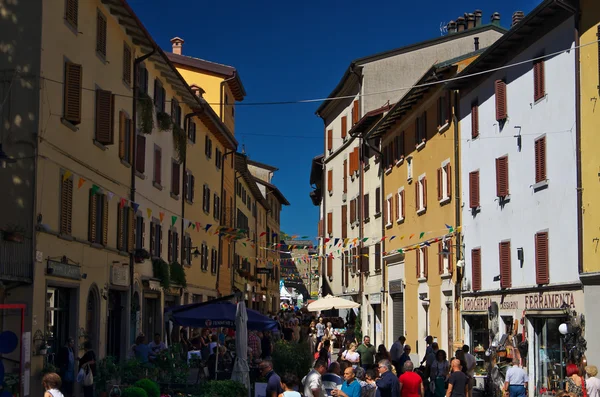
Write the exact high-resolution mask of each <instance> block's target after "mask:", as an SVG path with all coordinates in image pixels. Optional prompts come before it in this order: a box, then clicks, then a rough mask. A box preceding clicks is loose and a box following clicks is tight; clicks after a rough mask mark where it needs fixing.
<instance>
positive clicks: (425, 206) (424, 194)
mask: <svg viewBox="0 0 600 397" xmlns="http://www.w3.org/2000/svg"><path fill="white" fill-rule="evenodd" d="M422 183H423V208H425V209H426V208H427V177H426V176H424V177H423V180H422Z"/></svg>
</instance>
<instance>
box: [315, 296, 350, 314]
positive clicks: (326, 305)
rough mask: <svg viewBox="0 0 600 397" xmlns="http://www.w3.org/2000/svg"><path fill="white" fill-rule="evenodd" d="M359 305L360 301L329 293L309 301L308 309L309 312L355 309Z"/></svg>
mask: <svg viewBox="0 0 600 397" xmlns="http://www.w3.org/2000/svg"><path fill="white" fill-rule="evenodd" d="M359 306H360V303H356V302H353V301H351V300H348V299H344V298H339V297H337V296H331V295H327V296H326V297H324V298H321V299H319V300H317V301H314V302H312V303H309V304H308V306H307V309H308V311H309V312H320V311H323V310H331V309H353V308H355V307H359Z"/></svg>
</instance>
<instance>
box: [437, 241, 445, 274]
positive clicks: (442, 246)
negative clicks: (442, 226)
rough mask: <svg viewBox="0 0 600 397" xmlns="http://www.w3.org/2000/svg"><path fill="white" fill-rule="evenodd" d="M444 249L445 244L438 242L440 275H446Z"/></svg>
mask: <svg viewBox="0 0 600 397" xmlns="http://www.w3.org/2000/svg"><path fill="white" fill-rule="evenodd" d="M443 249H444V243H443V242H441V241H440V242H438V272H439V274H444V257H445V256H444V254H443Z"/></svg>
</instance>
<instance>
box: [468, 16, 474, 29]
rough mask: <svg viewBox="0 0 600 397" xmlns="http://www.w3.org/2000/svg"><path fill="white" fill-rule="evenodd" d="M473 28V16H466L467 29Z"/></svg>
mask: <svg viewBox="0 0 600 397" xmlns="http://www.w3.org/2000/svg"><path fill="white" fill-rule="evenodd" d="M474 27H475V15H474V14H467V29H473V28H474Z"/></svg>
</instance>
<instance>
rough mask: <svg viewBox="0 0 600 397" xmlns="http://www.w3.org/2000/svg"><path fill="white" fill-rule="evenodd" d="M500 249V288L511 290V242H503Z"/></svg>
mask: <svg viewBox="0 0 600 397" xmlns="http://www.w3.org/2000/svg"><path fill="white" fill-rule="evenodd" d="M498 247H499V251H500V288H510V287H511V269H510V266H511V265H510V241H502V242H501V243H500V244H498Z"/></svg>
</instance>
